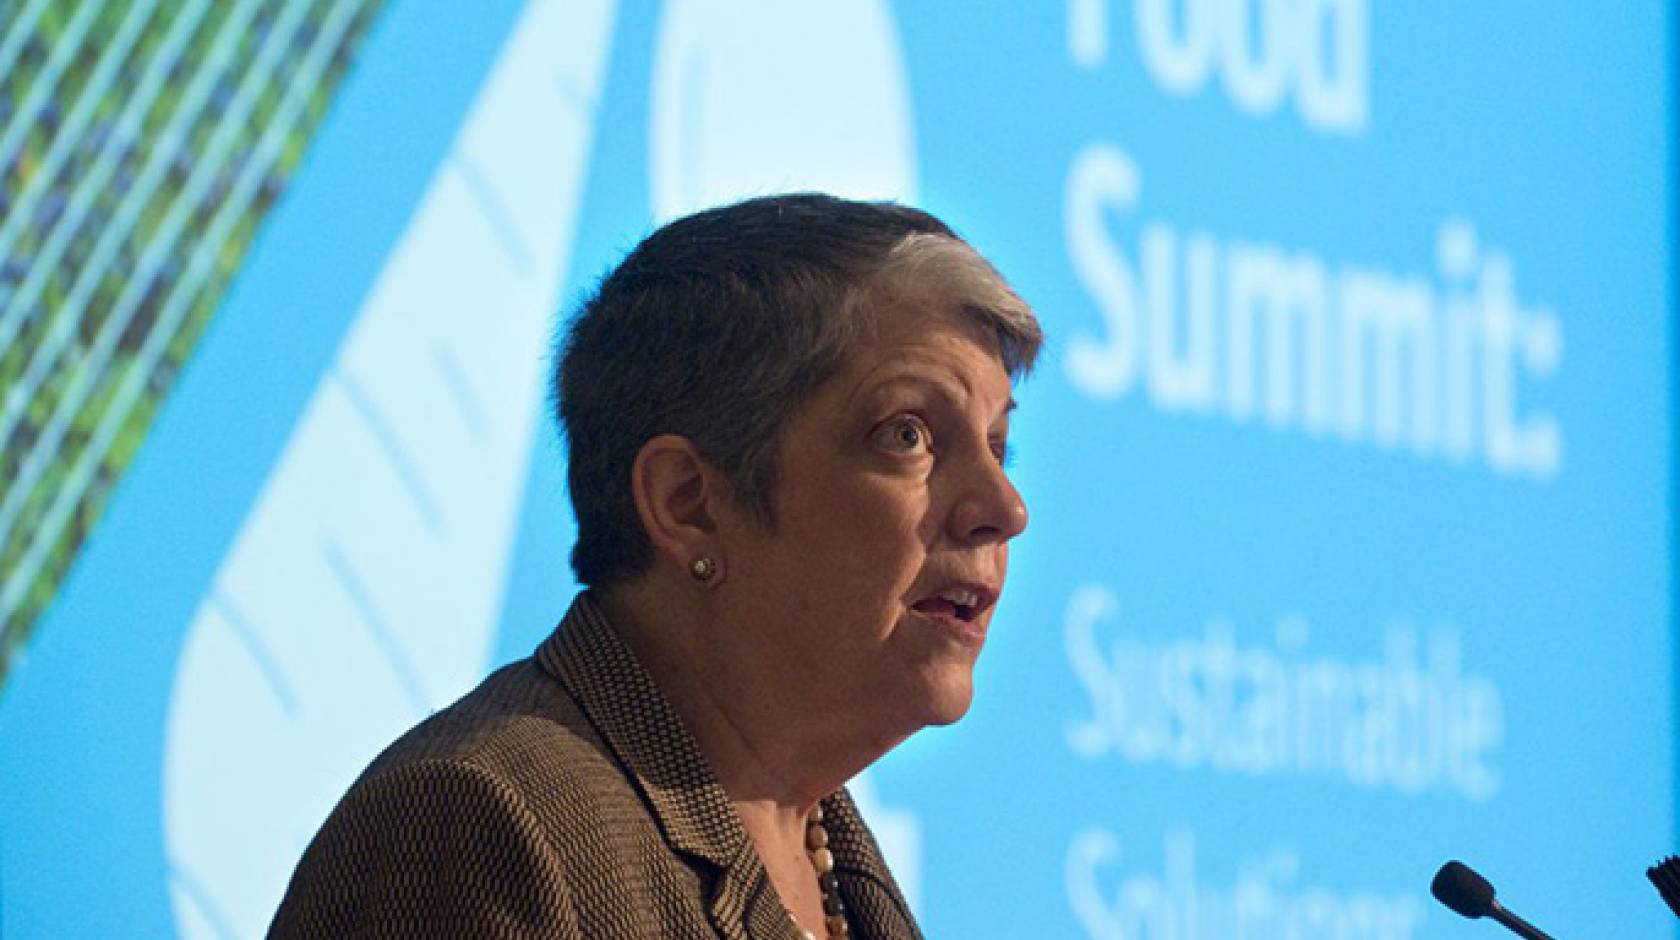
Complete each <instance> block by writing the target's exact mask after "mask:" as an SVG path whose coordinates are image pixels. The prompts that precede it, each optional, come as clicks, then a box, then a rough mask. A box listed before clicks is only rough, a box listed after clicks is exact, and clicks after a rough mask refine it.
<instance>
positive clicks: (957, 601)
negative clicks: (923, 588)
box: [910, 587, 992, 623]
mask: <svg viewBox="0 0 1680 940" xmlns="http://www.w3.org/2000/svg"><path fill="white" fill-rule="evenodd" d="M991 602H992V598H991V596H990V593H989V592H984V591H982V590H980V589H978V588H971V587H949V588H946V589H944V590H942V591H940V592H939V593H937V594H933V595H931V596H929V597H924V598H922V599H921V600H919V601H916V602H915V603H913V604H911V605H910V609H911V610H914V611H916V612H918V613H923V614H927V615H929V616H934V617H954V618H956V619H957V620H961V621H962V622H964V623H970V622H972V621H973V620H974V618H976V617H978V616H980V612H981V611H983V610H985V609H986V608H987V607H988V606H990V605H991Z"/></svg>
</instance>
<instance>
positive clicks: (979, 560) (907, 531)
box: [727, 296, 1027, 735]
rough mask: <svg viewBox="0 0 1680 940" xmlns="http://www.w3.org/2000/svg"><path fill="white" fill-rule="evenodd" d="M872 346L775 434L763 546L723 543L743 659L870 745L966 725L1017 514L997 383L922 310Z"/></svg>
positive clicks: (907, 304)
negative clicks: (744, 633) (771, 519)
mask: <svg viewBox="0 0 1680 940" xmlns="http://www.w3.org/2000/svg"><path fill="white" fill-rule="evenodd" d="M880 319H881V323H880V325H879V327H878V329H877V330H876V331H875V333H874V336H873V338H872V340H871V341H870V342H868V343H867V344H866V345H865V346H864V347H863V348H862V349H860V350H859V351H858V353H857V354H855V355H854V356H853V357H852V358H851V361H850V362H849V363H848V365H847V366H846V367H845V368H843V369H842V371H841V372H840V374H839V375H837V376H836V377H835V378H833V379H831V380H830V381H829V382H828V383H827V384H825V385H824V386H822V387H821V388H820V389H819V390H818V391H817V393H816V395H815V396H814V397H813V399H812V400H811V401H810V402H809V403H807V405H806V406H805V407H804V408H803V409H802V410H801V411H800V412H799V413H798V414H797V415H796V416H795V417H794V418H793V420H792V421H791V422H790V424H789V426H788V427H787V428H786V429H785V431H784V433H783V438H782V441H781V448H780V452H779V460H780V465H779V471H780V472H779V476H778V479H777V490H776V498H775V506H776V521H775V525H774V526H773V528H772V529H771V530H770V531H765V530H764V529H762V528H756V527H753V526H751V525H737V526H731V528H732V529H733V530H734V533H733V534H734V536H735V538H732V539H731V541H733V542H735V544H734V545H733V546H731V548H730V549H729V551H728V561H727V564H728V565H729V575H728V579H729V582H730V584H731V586H732V587H734V588H735V589H736V596H737V599H738V600H739V605H740V606H739V608H738V609H742V612H743V614H744V615H745V616H744V617H743V620H744V622H743V623H742V624H740V626H741V627H742V628H744V629H745V630H750V631H751V633H752V634H754V635H753V636H750V637H743V639H746V640H747V641H748V642H750V643H752V644H753V654H752V655H753V658H754V659H755V660H760V661H762V663H763V667H764V668H769V669H774V670H778V671H779V673H780V676H781V677H782V679H783V681H791V682H793V683H795V688H797V689H798V690H799V691H798V694H799V695H800V697H801V700H802V701H804V702H807V703H812V704H816V705H819V706H822V707H828V708H831V709H835V710H843V711H839V712H838V713H839V714H845V715H848V716H851V717H853V718H861V719H863V720H866V721H870V722H872V725H871V727H874V728H878V729H880V730H881V731H882V732H883V733H884V734H898V735H903V734H908V733H910V732H913V731H914V730H915V729H916V728H919V727H921V726H923V725H926V724H946V723H949V722H952V721H955V720H956V719H957V718H959V717H961V716H962V714H963V713H964V712H965V711H967V709H968V705H969V701H970V699H971V697H972V688H973V687H972V671H973V666H974V661H975V658H976V657H977V656H978V655H979V653H980V647H981V645H982V644H983V643H984V642H985V639H986V630H987V627H988V625H989V624H990V622H991V618H992V611H993V609H994V605H995V604H996V602H997V598H998V594H999V592H1000V591H1001V590H1002V588H1003V580H1004V573H1005V570H1006V568H1007V566H1008V559H1009V552H1008V542H1009V540H1010V539H1011V538H1013V537H1015V536H1016V535H1018V534H1020V532H1021V530H1022V529H1024V528H1025V527H1026V524H1027V511H1026V506H1025V505H1024V504H1023V503H1022V501H1021V497H1020V494H1019V493H1017V492H1016V490H1015V487H1014V486H1013V485H1012V484H1011V483H1010V482H1009V479H1008V478H1007V477H1006V476H1005V475H1004V470H1003V456H1004V450H1005V443H1006V439H1007V437H1008V433H1009V413H1010V409H1011V408H1012V407H1013V404H1014V402H1013V400H1012V397H1011V383H1010V380H1009V376H1008V374H1007V373H1006V372H1005V371H1004V368H1003V365H1002V363H1001V362H1000V361H999V359H998V357H997V355H996V353H995V351H994V350H993V348H992V346H991V345H990V344H989V343H987V342H986V341H985V339H984V337H983V334H981V333H980V332H979V331H978V330H977V329H976V328H974V327H973V326H971V325H970V324H968V323H966V322H964V321H962V320H960V319H958V318H957V317H956V315H955V314H954V313H951V312H946V311H942V310H940V308H939V306H938V304H937V302H936V301H935V300H934V299H933V298H929V297H923V298H920V299H916V298H914V297H905V296H900V297H899V298H898V299H896V300H894V301H892V302H890V303H889V304H887V306H886V309H885V310H884V311H883V315H882V316H881V318H880Z"/></svg>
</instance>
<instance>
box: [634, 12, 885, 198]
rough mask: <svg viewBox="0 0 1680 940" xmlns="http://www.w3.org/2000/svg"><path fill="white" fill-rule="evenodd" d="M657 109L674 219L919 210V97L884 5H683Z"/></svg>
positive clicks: (660, 55) (661, 184) (652, 161)
mask: <svg viewBox="0 0 1680 940" xmlns="http://www.w3.org/2000/svg"><path fill="white" fill-rule="evenodd" d="M654 49H655V58H654V66H653V77H652V86H653V87H652V91H651V94H650V96H649V99H650V101H649V108H648V121H649V124H648V146H649V153H648V169H649V194H650V196H651V200H652V205H653V210H654V212H655V213H656V214H657V215H658V216H659V217H660V218H665V219H669V218H673V217H675V216H678V215H682V214H684V213H686V212H690V211H693V210H695V209H699V208H703V207H705V206H711V205H716V204H718V203H720V202H728V201H731V200H734V199H739V198H742V197H745V196H752V195H761V194H764V193H769V192H778V191H787V190H796V189H821V190H826V191H828V192H832V193H835V194H837V195H842V196H852V197H856V198H862V197H871V198H877V199H900V200H906V201H908V200H910V199H911V198H912V197H913V196H914V195H915V174H916V149H915V142H914V131H913V128H912V126H911V110H910V86H909V81H908V79H907V78H906V73H905V68H904V55H903V51H902V49H901V44H900V42H899V37H898V30H897V28H896V26H895V24H894V22H893V19H892V14H891V13H890V12H889V11H888V10H887V8H886V5H885V4H884V3H881V2H879V0H856V2H848V3H818V2H787V0H671V2H670V3H668V4H667V5H666V7H665V11H664V13H663V15H662V17H661V19H660V23H659V34H658V38H657V40H656V43H655V47H654Z"/></svg>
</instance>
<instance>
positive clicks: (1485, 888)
mask: <svg viewBox="0 0 1680 940" xmlns="http://www.w3.org/2000/svg"><path fill="white" fill-rule="evenodd" d="M1429 893H1430V894H1433V895H1435V900H1437V901H1440V902H1441V903H1442V904H1445V905H1446V906H1448V907H1450V908H1452V909H1453V910H1455V911H1457V912H1458V913H1460V914H1463V915H1464V916H1465V917H1486V916H1487V915H1489V914H1491V913H1493V885H1491V884H1488V880H1487V879H1486V878H1483V877H1482V876H1481V875H1478V874H1476V873H1475V872H1474V871H1471V870H1470V866H1468V865H1466V864H1464V863H1463V862H1460V861H1458V860H1456V859H1454V860H1453V861H1450V862H1448V863H1446V864H1445V865H1442V866H1441V870H1440V871H1438V872H1436V873H1435V880H1434V881H1433V882H1431V883H1430V885H1429Z"/></svg>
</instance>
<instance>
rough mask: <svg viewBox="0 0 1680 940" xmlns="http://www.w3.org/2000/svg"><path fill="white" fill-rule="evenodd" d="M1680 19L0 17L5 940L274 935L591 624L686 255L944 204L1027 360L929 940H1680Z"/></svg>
mask: <svg viewBox="0 0 1680 940" xmlns="http://www.w3.org/2000/svg"><path fill="white" fill-rule="evenodd" d="M1674 35H1675V21H1674V17H1673V10H1672V7H1671V5H1668V4H1658V3H1652V2H1640V3H1626V4H1586V3H1544V4H1510V3H1477V4H1462V3H1461V4H1446V3H1429V4H1413V3H1385V4H1378V3H1372V2H1369V0H1132V2H1127V3H1122V2H1117V0H1065V2H1063V3H1043V4H1009V5H1006V4H992V5H982V6H971V5H966V4H957V3H952V2H943V3H940V2H928V3H908V2H905V3H897V4H889V3H886V2H882V0H855V2H845V3H828V4H814V3H813V4H790V3H783V2H777V0H668V2H665V3H635V4H619V3H616V2H613V0H531V2H529V3H519V2H514V0H495V2H485V3H473V4H439V3H427V2H420V0H385V2H378V0H367V2H349V0H347V2H328V0H286V2H278V3H266V2H252V0H225V2H217V3H210V2H194V0H184V2H164V3H139V2H137V3H131V4H104V3H100V2H97V0H82V2H80V3H76V2H71V3H62V4H61V3H56V2H55V3H46V2H41V0H27V2H26V0H19V2H17V3H14V4H8V5H6V6H4V7H3V8H0V104H3V105H4V106H5V110H4V111H3V112H0V168H3V175H0V181H3V183H4V190H3V191H0V209H3V210H4V212H3V214H4V219H3V221H0V265H3V267H0V375H3V376H4V379H5V384H6V392H5V398H4V415H3V419H4V420H3V423H0V442H3V445H4V446H3V451H4V459H3V460H0V471H3V476H0V486H3V487H4V489H3V490H0V579H3V580H0V631H3V632H0V641H3V642H0V657H3V658H0V666H3V669H4V672H3V673H0V681H3V683H4V684H3V686H0V781H4V789H5V792H6V798H5V799H4V800H0V935H3V936H5V937H7V938H13V937H17V938H23V937H60V936H90V937H91V936H136V937H191V938H217V940H223V938H248V937H257V936H261V935H262V933H263V931H264V929H265V927H266V925H267V922H268V918H269V917H270V916H271V914H272V912H273V909H274V906H275V904H276V903H277V902H278V899H279V896H280V893H281V891H282V889H283V888H284V885H285V881H286V878H287V877H288V875H289V873H290V870H291V867H292V866H293V865H294V864H295V862H296V859H297V857H298V855H299V853H300V852H301V850H302V848H303V846H304V845H305V843H306V842H307V840H308V839H309V837H310V836H311V835H312V834H313V832H314V830H315V828H316V827H317V826H318V825H319V823H320V821H321V820H322V819H323V818H324V816H325V813H326V812H327V810H328V809H329V808H330V807H331V806H332V804H333V803H334V801H335V800H336V798H337V797H338V796H339V795H340V794H341V793H342V792H343V790H344V788H345V786H346V785H347V784H348V783H349V781H350V780H351V779H352V778H353V777H354V776H355V774H356V773H357V772H358V771H359V770H360V769H361V767H362V766H364V765H365V763H366V762H367V761H368V760H369V759H370V758H371V757H372V756H373V754H375V753H376V752H377V751H378V750H379V748H380V747H381V746H382V745H383V744H384V743H385V742H387V741H389V740H390V739H392V738H393V737H394V736H395V735H396V734H398V733H399V732H400V731H402V730H403V729H404V728H406V727H408V726H409V725H411V724H412V723H413V722H415V721H416V720H417V719H418V718H420V717H422V716H424V715H426V714H427V713H429V712H430V711H432V710H435V709H437V708H440V707H442V706H443V705H445V704H447V703H448V702H450V701H452V700H453V699H454V698H456V697H457V696H459V695H460V694H461V693H463V692H464V691H466V690H467V689H469V688H470V687H471V686H472V685H473V684H475V683H476V682H477V681H478V679H479V678H480V677H481V676H482V675H484V674H485V673H486V672H487V671H488V670H490V669H491V668H493V667H494V666H496V665H499V664H501V663H504V662H507V661H509V660H512V659H515V658H518V657H522V656H524V655H526V654H527V653H529V652H530V650H531V649H532V648H533V647H534V646H535V644H536V643H537V642H538V641H539V640H540V639H541V638H542V637H543V636H545V635H546V634H547V632H548V631H549V629H550V628H551V626H552V624H553V623H554V622H555V621H556V619H557V618H558V617H559V615H560V614H561V613H562V612H563V611H564V609H565V606H566V604H567V602H568V600H569V598H570V596H571V594H572V592H573V591H574V590H575V585H574V584H573V582H572V580H571V576H570V574H569V572H568V570H567V567H566V563H565V559H566V552H567V550H568V548H569V546H570V539H571V534H572V522H571V519H570V515H569V511H568V509H567V507H566V504H565V497H564V493H563V487H562V482H561V481H562V479H563V468H562V465H561V462H562V458H561V454H560V451H559V448H558V444H557V442H556V440H555V434H554V431H553V429H552V428H551V427H550V424H549V419H548V417H547V413H546V412H547V409H546V402H545V399H544V390H543V383H544V377H545V372H546V369H547V364H548V354H547V343H548V342H549V340H550V337H551V336H552V334H553V330H554V328H555V323H556V318H557V317H558V316H562V315H564V313H565V312H566V311H568V309H569V308H570V307H571V305H573V304H574V303H575V302H576V301H577V300H578V298H579V297H580V296H581V294H582V293H583V292H584V291H586V290H587V289H588V288H589V287H590V285H591V284H592V283H593V281H594V280H595V279H596V278H597V277H598V276H599V275H600V274H601V273H602V272H603V271H604V270H605V269H606V268H607V267H608V266H609V265H610V264H612V263H613V262H614V260H615V259H616V258H617V257H619V256H620V255H621V254H622V253H623V252H624V251H625V250H626V249H627V248H628V247H629V246H631V245H633V244H634V243H635V241H636V240H637V239H639V238H640V237H641V236H642V235H644V234H646V233H647V232H648V231H650V230H651V228H652V227H653V226H654V225H656V224H658V223H659V222H660V221H663V220H666V219H670V218H672V217H675V216H677V215H680V214H683V213H685V212H688V211H690V210H693V209H696V208H699V207H702V206H705V205H710V204H714V203H717V202H720V201H726V200H730V199H733V198H738V197H740V196H743V195H750V194H759V193H765V192H771V191H777V190H786V189H804V188H815V189H824V190H830V191H834V192H838V193H842V194H846V195H853V196H869V197H882V198H894V199H900V200H904V201H907V202H912V203H914V204H917V205H921V206H924V207H926V208H928V209H930V210H931V211H933V212H935V213H937V214H939V215H941V216H943V217H944V218H946V219H947V220H948V221H950V222H951V223H952V224H953V225H954V226H955V227H957V228H958V229H959V230H960V231H961V232H962V233H963V234H964V235H965V236H967V237H968V238H969V239H970V240H971V241H973V242H974V243H975V244H976V245H977V246H978V247H979V248H980V249H981V250H982V252H984V253H986V254H987V255H988V256H989V257H990V258H992V259H993V260H994V261H995V263H996V264H997V265H998V267H999V268H1000V269H1001V270H1002V271H1003V272H1004V273H1005V274H1006V275H1007V276H1008V277H1009V278H1010V279H1011V280H1012V281H1013V283H1014V284H1015V285H1016V286H1017V287H1018V289H1019V290H1020V291H1021V293H1022V294H1023V296H1025V297H1026V298H1027V299H1028V300H1029V301H1030V302H1031V303H1032V304H1033V305H1034V307H1035V308H1036V309H1037V310H1038V311H1039V314H1040V316H1041V317H1042V319H1043V322H1044V324H1045V327H1046V330H1047V333H1048V334H1049V345H1048V350H1047V354H1046V356H1045V358H1044V360H1043V361H1042V362H1041V364H1040V366H1039V368H1038V370H1037V372H1036V373H1035V374H1034V375H1033V376H1032V377H1031V378H1030V379H1029V380H1028V381H1027V382H1026V383H1025V384H1023V385H1022V386H1021V388H1020V389H1019V391H1018V397H1019V399H1020V401H1021V409H1020V413H1019V415H1018V421H1017V422H1016V423H1015V439H1016V442H1017V449H1018V451H1019V458H1018V460H1017V462H1016V464H1015V465H1014V471H1013V472H1014V474H1015V477H1016V480H1017V483H1018V485H1019V486H1020V487H1021V489H1022V491H1023V493H1024V495H1025V497H1026V499H1027V502H1028V505H1029V507H1030V511H1031V514H1032V523H1031V526H1030V527H1029V529H1028V531H1027V533H1026V534H1025V535H1024V536H1023V537H1022V538H1021V539H1020V540H1019V541H1018V542H1017V543H1016V549H1015V551H1014V554H1013V558H1014V562H1015V564H1014V570H1013V572H1012V575H1011V578H1010V583H1009V587H1008V590H1007V593H1006V595H1005V598H1004V602H1003V606H1002V609H1001V610H1000V611H999V612H998V614H997V617H996V619H995V620H994V622H993V632H992V636H991V639H990V642H989V645H988V648H987V651H986V654H985V656H984V657H983V658H982V660H981V665H980V672H979V677H978V691H977V699H976V704H975V707H974V709H973V711H972V712H971V713H970V714H969V716H968V717H967V718H965V719H964V720H963V721H962V722H960V723H958V724H957V725H955V726H953V727H951V728H949V729H940V730H936V731H928V732H924V733H923V734H922V735H919V736H917V737H916V738H913V739H912V740H911V741H910V742H909V743H907V744H906V745H904V746H903V747H901V748H900V749H899V750H898V751H896V752H894V753H893V754H892V755H890V756H889V757H888V758H887V759H886V760H885V761H883V762H882V763H881V764H879V765H877V766H876V767H874V768H872V769H870V770H869V771H867V772H866V773H865V774H864V775H863V776H862V777H860V778H859V779H858V780H857V781H855V782H854V784H853V789H854V792H855V793H856V795H857V796H858V798H859V801H860V803H861V804H862V805H863V807H864V810H865V813H866V815H867V816H868V818H869V819H870V820H871V823H872V825H873V827H874V829H875V831H876V833H877V835H878V837H879V838H880V840H881V842H882V843H883V847H884V848H885V850H886V852H887V854H888V856H889V859H891V860H892V862H893V865H894V869H895V871H896V872H897V873H898V875H899V877H900V879H901V881H902V882H903V885H904V887H905V889H906V891H907V894H908V895H909V897H910V899H911V902H912V905H913V906H914V907H915V909H916V911H917V913H918V916H919V917H920V919H921V920H922V922H923V926H924V928H925V929H926V931H927V932H928V934H929V935H930V936H935V937H947V936H988V937H1041V936H1044V937H1088V938H1093V940H1134V938H1136V940H1142V938H1149V940H1162V938H1171V940H1212V938H1256V940H1257V938H1296V940H1307V938H1321V937H1322V938H1346V940H1353V938H1394V940H1399V938H1413V937H1418V938H1421V937H1433V938H1451V937H1466V938H1468V937H1478V936H1491V934H1490V933H1489V932H1490V931H1494V930H1497V929H1498V928H1496V927H1494V926H1493V925H1487V924H1473V923H1471V922H1468V921H1464V920H1461V919H1459V918H1458V917H1457V916H1456V915H1453V914H1451V913H1450V912H1448V911H1446V910H1445V909H1443V908H1441V907H1439V906H1438V905H1436V904H1435V903H1434V902H1433V901H1432V900H1431V899H1430V898H1429V896H1428V884H1429V880H1430V878H1431V876H1432V875H1433V874H1434V871H1435V869H1436V867H1437V866H1439V865H1440V863H1441V862H1443V861H1445V860H1446V859H1448V858H1454V857H1458V858H1463V859H1465V860H1466V861H1468V862H1470V863H1471V864H1472V865H1474V866H1476V867H1477V868H1479V869H1480V870H1482V871H1484V872H1485V873H1487V874H1488V875H1489V876H1490V877H1491V878H1492V879H1493V880H1494V881H1495V883H1496V884H1498V885H1499V886H1500V888H1501V897H1502V898H1504V899H1506V900H1507V901H1508V902H1509V903H1510V905H1511V906H1512V907H1513V908H1515V909H1516V910H1518V911H1519V912H1521V913H1523V914H1524V915H1525V916H1527V917H1528V918H1529V919H1531V920H1533V921H1535V922H1537V923H1539V924H1540V925H1542V926H1543V927H1545V928H1546V929H1547V930H1548V931H1550V932H1552V933H1553V934H1554V935H1556V936H1558V937H1560V938H1573V937H1589V936H1620V937H1658V936H1673V935H1674V934H1673V927H1672V926H1671V925H1672V924H1673V921H1672V920H1670V917H1671V914H1670V913H1669V912H1668V911H1667V909H1666V908H1665V907H1664V906H1663V905H1662V903H1661V902H1660V900H1659V899H1658V897H1657V895H1656V893H1655V891H1653V890H1652V889H1651V886H1650V885H1649V884H1647V883H1646V881H1645V876H1644V869H1645V867H1646V866H1648V865H1650V864H1652V863H1654V862H1655V861H1657V860H1658V859H1659V858H1660V857H1661V856H1664V855H1666V854H1669V853H1671V852H1674V851H1676V850H1680V837H1677V835H1676V832H1677V827H1676V819H1675V812H1674V811H1675V806H1676V801H1675V792H1676V789H1675V779H1674V753H1675V729H1674V727H1673V715H1674V702H1675V690H1674V686H1673V677H1672V674H1673V668H1674V664H1675V655H1674V649H1673V633H1674V629H1675V623H1674V609H1675V608H1674V600H1673V589H1674V588H1673V572H1674V570H1675V558H1674V545H1675V542H1674V537H1675V536H1674V519H1675V507H1674V504H1673V498H1674V492H1675V489H1674V482H1673V481H1674V473H1675V467H1674V464H1673V453H1674V401H1675V397H1674V382H1675V377H1674V372H1673V369H1674V363H1675V349H1676V345H1675V339H1674V333H1673V316H1672V308H1671V302H1672V301H1671V293H1670V286H1671V284H1672V275H1671V273H1670V266H1671V264H1672V261H1671V245H1672V237H1673V229H1672V219H1673V203H1674V193H1673V189H1672V186H1671V168H1672V166H1673V159H1674V123H1673V108H1674V101H1673V87H1674V86H1673V74H1674V72H1673V59H1674V52H1675V50H1674V45H1673V43H1674Z"/></svg>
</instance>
